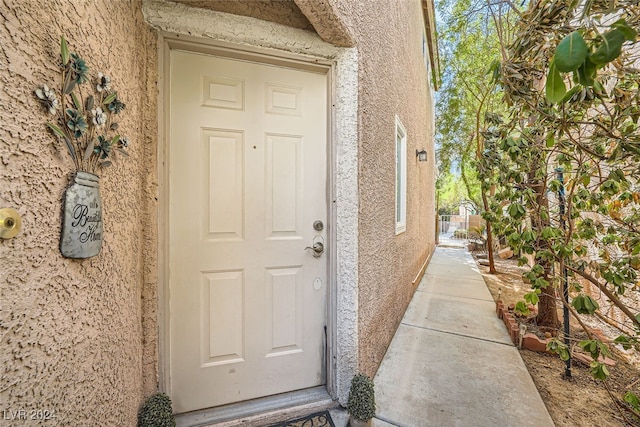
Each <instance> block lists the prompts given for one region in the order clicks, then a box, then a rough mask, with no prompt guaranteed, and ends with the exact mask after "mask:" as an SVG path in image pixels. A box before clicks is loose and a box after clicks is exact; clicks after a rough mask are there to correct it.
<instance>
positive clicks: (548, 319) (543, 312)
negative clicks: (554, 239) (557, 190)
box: [529, 172, 560, 335]
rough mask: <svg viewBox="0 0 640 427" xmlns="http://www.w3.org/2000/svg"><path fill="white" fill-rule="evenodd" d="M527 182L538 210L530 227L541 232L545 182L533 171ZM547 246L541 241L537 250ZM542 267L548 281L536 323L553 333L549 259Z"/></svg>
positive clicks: (545, 222) (553, 301)
mask: <svg viewBox="0 0 640 427" xmlns="http://www.w3.org/2000/svg"><path fill="white" fill-rule="evenodd" d="M529 182H530V183H531V188H533V189H534V190H535V192H536V195H535V197H536V204H537V205H538V210H537V212H535V213H534V214H533V215H532V217H531V227H532V228H534V229H536V231H537V232H541V231H542V230H543V229H544V228H545V227H546V226H548V225H549V218H548V217H547V218H543V216H542V212H549V199H548V198H547V194H546V189H547V186H546V183H545V182H540V181H539V180H536V179H535V174H534V173H533V172H530V173H529ZM547 248H548V246H547V244H546V243H545V242H544V240H543V241H542V244H541V245H540V247H539V248H538V249H539V250H544V249H547ZM540 265H541V266H542V268H544V275H543V278H544V279H545V280H546V281H547V282H548V283H549V285H547V287H546V288H544V289H541V291H542V293H541V294H540V300H539V301H538V315H537V316H536V323H537V324H538V326H539V327H541V328H543V329H550V330H551V331H554V335H555V333H556V331H557V329H558V327H559V326H560V323H559V321H558V310H557V305H556V293H555V286H554V284H553V280H552V278H551V277H552V274H551V268H552V265H551V263H550V262H549V261H544V262H540Z"/></svg>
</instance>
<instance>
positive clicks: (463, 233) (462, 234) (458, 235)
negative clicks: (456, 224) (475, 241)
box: [453, 228, 467, 239]
mask: <svg viewBox="0 0 640 427" xmlns="http://www.w3.org/2000/svg"><path fill="white" fill-rule="evenodd" d="M466 237H467V230H465V229H464V228H459V229H457V230H456V231H454V232H453V238H454V239H464V238H466Z"/></svg>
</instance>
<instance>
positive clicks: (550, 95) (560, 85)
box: [545, 61, 567, 103]
mask: <svg viewBox="0 0 640 427" xmlns="http://www.w3.org/2000/svg"><path fill="white" fill-rule="evenodd" d="M566 93H567V87H566V86H565V84H564V82H563V81H562V76H561V75H560V71H558V69H557V68H556V66H555V61H552V62H551V66H550V67H549V75H547V83H546V86H545V95H546V96H547V100H548V101H549V102H551V103H556V102H560V101H562V99H563V98H564V95H565V94H566Z"/></svg>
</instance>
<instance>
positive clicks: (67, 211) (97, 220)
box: [60, 171, 102, 258]
mask: <svg viewBox="0 0 640 427" xmlns="http://www.w3.org/2000/svg"><path fill="white" fill-rule="evenodd" d="M64 198H65V200H64V212H63V214H64V219H63V223H62V238H61V239H60V252H62V255H63V256H65V257H67V258H90V257H92V256H96V255H98V254H99V253H100V250H101V249H102V202H101V200H100V181H99V178H98V176H97V175H94V174H92V173H89V172H82V171H78V172H76V175H75V178H74V181H73V183H72V184H71V185H70V186H69V188H67V191H66V192H65V195H64Z"/></svg>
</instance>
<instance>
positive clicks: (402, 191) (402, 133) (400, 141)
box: [395, 116, 407, 234]
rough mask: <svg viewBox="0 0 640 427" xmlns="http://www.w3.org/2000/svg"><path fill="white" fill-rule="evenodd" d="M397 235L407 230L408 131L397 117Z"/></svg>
mask: <svg viewBox="0 0 640 427" xmlns="http://www.w3.org/2000/svg"><path fill="white" fill-rule="evenodd" d="M395 139H396V234H400V233H403V232H405V231H406V229H407V131H406V130H405V128H404V126H403V125H402V122H400V119H399V118H398V116H396V132H395Z"/></svg>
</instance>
